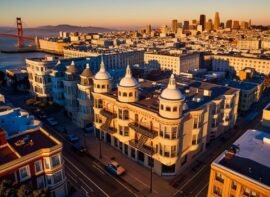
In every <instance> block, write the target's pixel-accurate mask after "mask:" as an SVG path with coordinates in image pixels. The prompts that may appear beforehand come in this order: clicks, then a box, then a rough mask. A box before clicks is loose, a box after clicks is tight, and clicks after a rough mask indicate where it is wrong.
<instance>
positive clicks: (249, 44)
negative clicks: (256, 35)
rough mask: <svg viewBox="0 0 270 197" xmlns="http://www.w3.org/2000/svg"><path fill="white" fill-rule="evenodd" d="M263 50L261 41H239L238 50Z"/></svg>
mask: <svg viewBox="0 0 270 197" xmlns="http://www.w3.org/2000/svg"><path fill="white" fill-rule="evenodd" d="M260 48H261V41H260V40H238V41H237V49H247V50H257V49H260Z"/></svg>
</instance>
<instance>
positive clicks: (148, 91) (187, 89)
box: [107, 77, 237, 113]
mask: <svg viewBox="0 0 270 197" xmlns="http://www.w3.org/2000/svg"><path fill="white" fill-rule="evenodd" d="M168 80H169V79H164V80H160V81H157V82H153V81H149V80H143V81H142V80H139V92H140V98H139V101H137V102H135V103H131V104H132V105H136V106H138V107H141V108H145V109H147V110H149V111H152V112H155V113H158V111H159V108H158V107H159V95H160V94H161V92H162V90H163V89H165V88H166V87H167V85H168ZM176 86H177V88H178V89H179V90H180V91H181V93H182V94H183V95H184V97H185V103H186V105H187V107H188V108H187V109H185V110H184V112H187V111H189V110H194V109H199V108H200V107H202V106H203V105H204V104H206V103H208V102H210V101H211V100H214V99H218V98H221V97H222V96H223V95H226V94H232V93H234V92H235V91H237V90H236V89H233V88H230V87H225V86H220V85H216V84H211V83H206V82H201V81H195V80H192V79H187V78H182V77H176ZM107 95H108V96H110V97H113V98H115V99H116V98H117V90H116V89H115V90H114V91H112V92H110V93H107Z"/></svg>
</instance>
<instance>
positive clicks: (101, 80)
mask: <svg viewBox="0 0 270 197" xmlns="http://www.w3.org/2000/svg"><path fill="white" fill-rule="evenodd" d="M93 80H94V92H95V93H108V92H110V91H111V89H112V84H111V81H112V77H111V75H110V73H108V72H107V71H106V69H105V64H104V61H103V57H101V63H100V69H99V71H98V72H97V73H96V75H95V77H94V79H93Z"/></svg>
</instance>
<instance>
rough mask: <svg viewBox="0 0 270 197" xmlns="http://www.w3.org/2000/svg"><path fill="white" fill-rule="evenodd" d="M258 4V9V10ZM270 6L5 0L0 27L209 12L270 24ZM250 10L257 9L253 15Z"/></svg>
mask: <svg viewBox="0 0 270 197" xmlns="http://www.w3.org/2000/svg"><path fill="white" fill-rule="evenodd" d="M254 6H256V8H257V9H256V10H255V11H254ZM268 6H270V2H269V1H267V0H261V1H260V4H256V2H255V1H253V0H248V1H244V0H239V1H232V0H229V1H226V2H225V1H221V2H216V1H214V0H206V1H203V2H201V1H199V0H194V1H192V2H179V1H176V0H169V1H166V2H163V1H160V0H158V1H153V0H149V1H147V2H145V1H142V0H139V1H136V2H135V1H134V2H128V3H127V2H126V1H124V0H116V1H114V3H112V2H110V1H109V0H101V1H97V2H89V1H86V0H81V1H80V3H77V4H75V3H74V2H73V1H71V0H67V1H65V4H63V3H61V2H53V1H52V0H48V1H46V2H43V1H33V0H30V1H27V2H21V1H18V0H14V1H6V0H4V1H2V2H1V8H0V13H1V15H2V16H5V17H0V26H15V20H14V18H15V17H17V16H20V17H22V18H23V19H24V26H25V27H35V26H42V25H58V24H70V25H78V26H102V27H113V28H127V27H137V26H138V27H139V26H144V25H146V24H152V25H153V26H159V25H162V24H167V25H170V23H171V20H172V19H177V20H178V21H184V20H192V19H197V20H199V16H200V14H204V15H206V20H208V19H209V18H211V19H214V14H215V12H219V14H220V21H221V22H226V20H228V19H232V20H239V21H248V20H249V19H251V20H252V24H258V25H259V24H262V25H268V24H269V23H268V21H267V18H268V17H270V14H269V13H268V12H267V8H268ZM30 8H31V9H30ZM250 10H252V11H253V13H252V16H251V15H250ZM73 12H75V13H76V14H74V13H73ZM74 16H76V17H74ZM108 19H110V20H108Z"/></svg>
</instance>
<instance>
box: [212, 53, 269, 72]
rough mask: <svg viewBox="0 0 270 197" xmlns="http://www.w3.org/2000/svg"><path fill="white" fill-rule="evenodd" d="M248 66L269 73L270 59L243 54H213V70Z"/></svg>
mask: <svg viewBox="0 0 270 197" xmlns="http://www.w3.org/2000/svg"><path fill="white" fill-rule="evenodd" d="M246 67H249V68H254V69H255V70H256V72H258V73H261V74H264V75H268V74H269V73H270V60H269V59H261V58H251V57H243V56H229V55H212V68H213V71H236V72H238V71H241V70H243V69H245V68H246Z"/></svg>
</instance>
